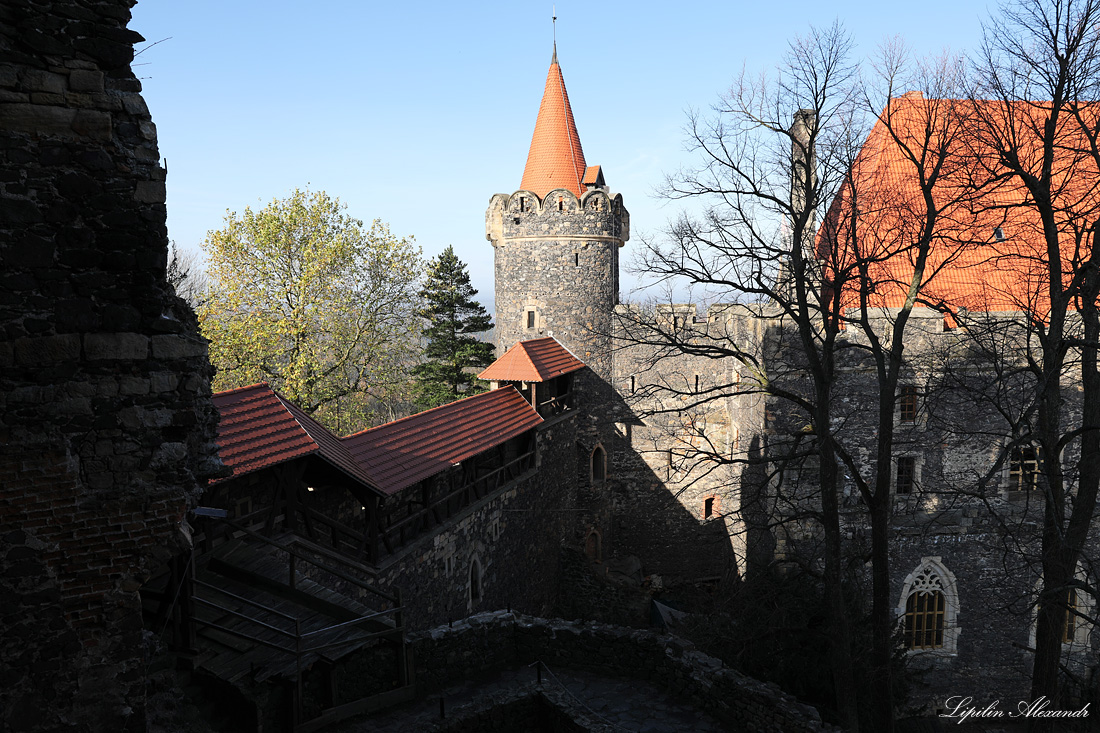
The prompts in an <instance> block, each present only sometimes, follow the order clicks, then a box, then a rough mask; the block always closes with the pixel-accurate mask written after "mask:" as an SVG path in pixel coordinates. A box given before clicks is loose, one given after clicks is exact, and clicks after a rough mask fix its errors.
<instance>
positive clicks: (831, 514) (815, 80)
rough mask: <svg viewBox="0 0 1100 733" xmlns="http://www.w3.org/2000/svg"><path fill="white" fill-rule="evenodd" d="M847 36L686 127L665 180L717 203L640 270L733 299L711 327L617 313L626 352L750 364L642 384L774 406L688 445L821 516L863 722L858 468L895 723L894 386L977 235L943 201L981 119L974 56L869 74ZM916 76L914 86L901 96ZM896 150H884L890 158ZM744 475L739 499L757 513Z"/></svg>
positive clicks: (665, 396) (828, 575)
mask: <svg viewBox="0 0 1100 733" xmlns="http://www.w3.org/2000/svg"><path fill="white" fill-rule="evenodd" d="M850 48H851V44H850V42H849V39H848V37H847V35H846V34H845V33H844V32H843V30H842V29H841V28H840V27H839V26H834V27H832V28H830V29H828V30H825V31H818V30H815V31H812V32H811V33H810V35H809V36H808V37H807V38H805V39H802V40H800V41H797V42H795V43H793V44H792V45H791V49H790V52H789V54H788V57H787V62H786V65H785V67H784V68H783V69H782V70H781V71H780V72H779V74H778V76H777V78H776V79H774V80H768V79H766V78H762V79H761V80H759V81H749V80H747V79H746V78H744V77H742V79H741V80H740V81H739V82H738V83H737V84H735V85H734V87H733V89H732V90H731V91H730V93H729V94H728V95H727V96H726V97H724V98H723V100H722V103H721V105H720V106H719V107H717V108H716V109H715V110H714V114H713V115H712V116H711V117H707V118H703V117H700V116H694V117H692V119H691V120H690V125H689V134H690V136H691V142H692V145H693V147H694V148H695V150H696V151H697V152H698V153H699V155H700V157H701V158H702V164H701V165H700V166H699V167H697V168H695V169H692V170H682V171H680V172H679V173H678V174H677V175H676V176H673V177H670V178H669V179H668V181H667V194H668V196H669V197H671V198H673V199H689V200H695V201H699V202H702V203H703V213H702V214H701V215H698V216H688V215H683V216H682V217H681V218H680V219H679V220H677V221H676V222H675V224H674V225H673V226H672V227H671V228H670V230H669V232H668V237H667V238H666V239H665V240H662V241H660V242H653V241H651V242H645V243H644V247H645V248H644V252H643V254H642V256H641V258H640V269H641V270H643V271H644V272H646V273H648V274H650V275H651V276H655V277H656V278H657V279H659V280H661V281H666V282H672V281H686V282H687V283H690V284H691V285H693V286H695V287H696V288H699V289H701V290H704V291H705V292H706V293H708V294H709V295H710V297H712V298H714V299H723V300H726V301H729V302H730V303H731V305H730V306H729V307H728V308H727V310H726V311H721V309H715V308H714V307H712V308H711V314H712V315H711V317H709V318H708V323H707V324H706V326H705V327H695V326H694V325H693V320H694V319H693V318H692V316H694V312H688V311H685V312H683V314H682V315H677V313H678V311H677V308H678V307H677V306H666V307H665V308H664V310H663V311H662V309H655V310H651V311H646V310H644V309H629V310H626V309H624V310H623V311H622V312H621V313H620V323H619V327H620V338H621V341H620V343H622V344H625V345H626V346H625V348H627V349H635V350H636V349H637V347H639V346H642V345H644V346H645V347H647V348H648V349H649V351H648V353H649V354H650V358H651V359H653V360H655V361H660V360H661V359H666V358H667V359H673V360H675V359H682V358H684V357H685V356H687V357H690V358H696V359H698V358H703V359H714V360H728V361H730V362H732V363H735V364H738V365H739V367H738V370H737V375H738V376H744V378H743V379H740V380H738V379H727V380H726V381H725V382H721V381H720V382H718V383H714V384H710V385H707V387H706V389H704V390H702V391H700V390H699V389H698V387H697V388H696V389H694V390H692V389H691V388H690V387H688V386H685V385H681V384H677V383H676V380H669V379H666V380H664V381H663V382H658V383H655V384H651V385H648V387H647V389H646V390H644V391H643V392H642V399H639V400H637V404H638V408H639V410H641V411H643V412H644V413H645V414H647V415H655V414H660V413H666V414H668V413H672V414H683V413H684V412H685V410H689V409H695V410H696V411H698V410H699V409H700V408H704V409H703V410H702V411H703V412H705V411H706V410H705V406H706V405H707V404H708V403H713V402H715V401H718V400H723V399H729V398H730V397H742V398H744V397H748V396H760V397H762V398H763V399H764V400H765V401H766V402H767V404H768V405H769V407H768V408H767V411H766V412H767V415H768V418H766V419H767V421H768V424H766V425H764V426H763V427H764V431H763V432H764V433H765V434H766V435H767V440H768V442H767V444H766V446H764V447H763V450H761V451H759V452H757V453H756V454H754V453H752V452H751V451H750V452H742V453H740V454H736V453H730V452H729V451H726V452H724V453H723V452H722V451H721V450H719V448H720V447H721V445H719V446H713V445H712V444H708V442H706V441H705V440H704V441H702V442H701V443H700V442H693V443H692V446H691V449H690V450H685V451H684V455H685V456H689V457H692V458H694V459H695V460H696V461H705V462H707V463H709V464H711V465H719V464H722V463H723V462H725V463H730V462H733V463H738V462H739V463H742V464H744V465H745V466H746V467H751V466H756V467H758V468H760V467H762V468H763V470H762V471H758V472H757V474H756V475H757V479H756V480H760V481H763V482H766V483H767V485H768V490H769V491H770V492H771V493H770V495H769V505H768V506H767V507H766V511H767V512H769V513H772V514H773V516H774V514H775V513H779V514H786V516H787V517H788V518H790V517H793V518H795V521H796V522H802V521H804V520H805V519H807V518H810V519H812V520H814V521H815V522H816V524H817V526H818V527H819V528H820V534H821V536H822V541H821V544H820V547H821V551H822V553H823V560H822V575H821V580H822V582H823V586H824V591H825V594H826V599H827V600H826V604H827V610H828V616H829V625H830V631H831V635H830V639H829V643H830V657H831V662H832V670H833V674H834V687H835V693H836V698H837V699H836V705H837V709H838V711H839V714H840V718H841V722H842V723H843V724H844V725H845V726H846V727H847V728H849V729H852V730H856V729H858V727H859V716H858V707H859V706H858V702H857V701H858V700H859V699H860V694H859V691H858V690H857V688H856V685H855V683H854V673H853V660H852V656H851V645H852V635H851V630H850V629H849V618H848V613H847V608H846V606H845V599H844V590H843V586H844V583H845V576H846V574H845V566H846V561H847V557H846V552H847V549H846V548H845V547H844V541H843V536H842V512H843V511H844V508H843V507H842V504H843V503H845V502H846V501H847V503H849V504H850V503H851V499H850V498H849V499H845V497H844V495H843V489H844V488H845V485H846V484H847V482H848V481H849V480H850V481H851V482H852V483H854V487H855V489H856V491H857V494H858V498H856V500H855V501H856V502H857V503H858V502H862V505H863V506H864V507H865V509H866V512H867V515H866V517H867V519H869V523H870V527H871V538H870V543H871V560H872V565H873V571H872V586H873V589H872V603H873V609H872V618H873V655H872V666H873V669H872V674H871V678H872V680H873V685H874V689H873V690H872V691H871V694H869V695H867V696H866V697H865V698H864V702H865V703H869V704H871V705H872V706H873V711H874V715H873V727H874V729H875V730H877V731H889V730H892V727H893V709H892V701H893V693H892V678H891V659H892V657H893V651H894V646H895V640H894V632H895V624H896V621H895V618H894V606H893V604H892V603H891V602H890V587H889V578H890V576H889V553H888V550H889V532H888V529H889V521H890V506H891V493H892V482H891V469H892V467H891V456H892V455H893V445H894V440H895V436H894V421H895V407H896V400H897V394H898V392H897V390H898V385H899V379H900V377H901V375H902V374H903V371H904V370H905V369H911V368H912V365H911V364H909V363H908V362H907V360H906V358H905V356H904V354H905V348H906V342H907V338H908V333H907V326H908V324H909V319H910V315H911V313H912V311H913V309H914V308H917V307H922V306H923V307H928V306H933V307H940V308H943V307H944V305H943V303H941V302H940V301H938V300H936V299H935V298H934V297H932V296H931V295H929V290H930V285H931V284H934V283H935V279H936V277H937V275H938V274H939V273H940V272H942V271H943V270H944V269H945V268H948V267H950V265H951V263H952V261H953V259H954V258H955V257H956V256H957V255H958V253H960V252H962V251H964V250H965V249H966V248H967V247H968V246H970V244H971V242H970V241H969V239H968V237H967V232H968V231H969V230H968V229H967V226H966V222H965V221H960V220H958V218H957V217H956V219H955V220H954V221H952V222H944V221H943V220H942V214H943V212H944V211H945V210H949V209H952V208H954V209H965V208H966V207H962V206H960V205H959V204H960V201H961V200H963V199H964V198H965V197H967V196H969V195H970V189H968V188H967V187H965V186H960V185H958V183H957V181H958V172H957V168H958V167H959V166H960V165H961V163H960V162H959V161H960V152H961V151H962V150H964V149H965V144H964V142H963V140H962V137H963V133H964V130H965V129H966V120H965V115H964V114H963V112H964V110H963V109H962V107H963V105H961V104H960V103H958V102H955V101H951V100H956V99H958V98H959V97H960V96H961V95H960V93H959V90H960V89H961V84H962V77H961V64H959V63H958V62H956V61H951V60H943V61H940V62H937V63H935V64H929V65H923V66H922V65H919V64H916V65H914V64H910V63H909V61H908V59H907V57H906V55H905V53H904V51H902V50H901V49H900V48H899V47H897V46H894V47H890V48H888V49H887V51H886V52H885V53H884V54H883V56H882V58H881V59H880V61H879V64H878V65H877V67H876V68H877V73H876V75H875V77H874V83H873V85H872V84H864V83H862V82H861V81H860V79H859V76H858V74H857V67H856V65H855V64H854V63H853V61H852V60H851V58H850ZM907 88H908V89H914V90H918V91H917V92H916V93H913V94H908V95H906V96H905V97H902V98H900V99H897V98H895V97H896V92H898V91H899V90H901V89H907ZM921 92H923V93H921ZM792 120H793V124H792V123H791V121H792ZM868 128H870V129H871V137H870V139H869V140H868V141H867V143H866V144H864V140H865V139H866V138H867V133H868ZM882 150H888V152H889V160H888V162H889V170H885V169H884V168H883V165H882V164H883V158H882V157H881V152H882ZM899 180H900V183H899ZM679 308H681V309H682V307H679ZM688 310H689V311H693V309H688ZM739 312H740V313H744V314H745V315H746V316H747V318H748V320H755V322H757V323H759V324H761V325H760V327H759V328H760V329H761V333H760V334H758V335H759V338H756V339H752V338H747V337H746V334H745V331H746V330H747V328H746V327H745V326H744V325H740V326H738V327H737V329H734V328H733V327H732V326H730V325H729V324H735V323H742V321H739V320H738V319H736V318H733V317H732V316H731V317H730V318H724V317H722V314H723V313H729V314H735V313H739ZM715 313H717V314H718V315H717V316H716V315H714V314H715ZM647 314H648V317H647ZM738 329H739V331H738ZM853 369H855V370H857V371H860V372H861V373H863V374H865V375H868V376H869V379H870V394H871V402H870V405H871V406H870V408H869V411H870V415H871V417H870V419H871V420H872V421H873V426H874V429H875V435H876V436H877V437H876V439H875V445H874V449H875V455H876V457H877V458H876V460H874V461H871V462H866V461H865V460H864V459H863V458H862V457H861V453H860V451H859V450H858V448H859V446H857V445H855V444H854V443H853V442H850V441H849V440H848V439H847V438H846V436H845V434H844V431H843V429H842V428H843V425H844V421H845V418H846V415H847V414H848V408H846V407H844V406H843V405H842V404H841V401H842V398H843V397H845V395H846V391H845V384H844V380H845V379H846V377H845V376H844V375H843V373H844V372H850V371H852V370H853ZM865 413H866V410H865ZM860 419H862V420H867V419H868V415H867V414H863V415H862V416H861V417H860ZM697 432H701V433H702V432H705V431H697ZM704 437H705V436H704ZM670 457H671V451H670ZM807 460H810V461H811V463H813V464H814V465H813V468H814V470H813V471H812V472H811V473H813V474H814V484H815V491H814V493H813V494H812V496H811V497H809V498H810V499H811V501H809V502H807V501H806V499H807V496H806V495H805V494H802V495H799V491H798V490H795V492H794V494H789V493H788V494H787V495H785V496H784V495H783V492H784V487H785V486H787V485H789V484H791V483H793V484H795V485H800V484H801V481H800V480H799V478H797V477H795V478H794V480H793V481H792V480H791V479H792V477H791V476H790V475H789V474H790V473H791V471H794V470H802V471H805V469H806V466H807ZM747 475H748V474H747V473H746V474H742V484H743V485H742V488H741V496H742V502H743V504H742V511H748V507H747V505H746V504H745V503H744V501H745V496H746V487H745V486H744V484H745V483H746V482H747V481H749V480H750V479H748V478H746V476H747ZM803 477H804V476H803Z"/></svg>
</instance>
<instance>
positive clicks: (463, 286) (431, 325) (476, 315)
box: [413, 245, 495, 408]
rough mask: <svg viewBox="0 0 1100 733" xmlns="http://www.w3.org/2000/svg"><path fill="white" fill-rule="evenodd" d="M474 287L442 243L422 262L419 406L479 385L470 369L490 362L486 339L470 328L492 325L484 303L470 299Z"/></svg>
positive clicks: (462, 393)
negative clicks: (424, 276) (422, 343)
mask: <svg viewBox="0 0 1100 733" xmlns="http://www.w3.org/2000/svg"><path fill="white" fill-rule="evenodd" d="M475 295H477V290H475V289H474V288H473V286H472V285H470V274H469V273H468V272H467V271H466V264H465V263H464V262H462V260H460V259H458V257H456V256H455V253H454V249H453V248H452V247H451V246H449V245H448V247H447V249H445V250H443V253H442V254H440V255H439V256H438V257H436V258H435V259H433V260H432V261H431V262H430V263H429V265H428V277H427V281H426V282H425V284H424V287H423V288H422V289H421V291H420V299H421V303H422V305H421V307H420V309H419V310H418V311H417V315H419V316H420V317H422V318H425V319H427V321H428V326H427V328H426V329H425V330H424V335H425V336H426V337H427V339H428V344H427V348H426V350H425V354H426V356H427V361H425V362H424V363H423V364H421V365H420V366H418V367H417V368H416V369H415V371H414V372H413V373H414V375H415V377H416V400H417V403H418V404H420V405H421V406H422V407H424V408H429V407H436V406H438V405H442V404H444V403H447V402H451V401H452V400H456V399H458V398H459V397H463V396H466V395H471V394H476V393H477V392H481V391H484V389H485V388H484V387H483V386H482V385H481V384H480V383H479V382H478V381H477V376H476V373H475V372H474V371H473V370H474V369H483V368H485V367H487V366H489V365H490V364H491V363H492V362H493V358H494V355H495V354H494V349H493V345H492V344H491V343H487V342H485V341H479V340H477V339H476V338H474V336H473V335H472V334H476V333H481V332H483V331H488V330H489V329H491V328H492V327H493V323H492V320H490V317H489V314H488V313H486V312H485V308H484V307H482V305H481V304H480V303H478V302H477V301H476V300H474V296H475Z"/></svg>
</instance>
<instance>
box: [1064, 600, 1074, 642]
mask: <svg viewBox="0 0 1100 733" xmlns="http://www.w3.org/2000/svg"><path fill="white" fill-rule="evenodd" d="M1076 611H1077V589H1076V588H1070V589H1069V590H1067V591H1066V623H1065V625H1064V626H1063V627H1062V641H1063V642H1071V641H1073V638H1074V636H1075V635H1076V632H1077V614H1076Z"/></svg>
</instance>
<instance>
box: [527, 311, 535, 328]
mask: <svg viewBox="0 0 1100 733" xmlns="http://www.w3.org/2000/svg"><path fill="white" fill-rule="evenodd" d="M534 327H535V312H534V311H527V328H534Z"/></svg>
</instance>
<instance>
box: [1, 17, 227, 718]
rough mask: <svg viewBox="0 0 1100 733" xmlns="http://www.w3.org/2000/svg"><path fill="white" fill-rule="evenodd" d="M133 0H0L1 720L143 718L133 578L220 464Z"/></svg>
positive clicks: (176, 534) (172, 541)
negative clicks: (180, 274) (180, 287)
mask: <svg viewBox="0 0 1100 733" xmlns="http://www.w3.org/2000/svg"><path fill="white" fill-rule="evenodd" d="M132 4H133V3H132V1H131V0H83V1H78V0H54V1H53V2H51V1H49V0H42V1H40V2H34V3H30V2H27V3H4V4H3V5H2V6H0V56H2V59H3V61H2V62H0V159H2V161H3V163H2V165H0V445H3V450H2V451H0V729H4V730H18V731H38V730H43V731H44V730H50V731H57V730H74V731H75V730H79V731H96V730H104V731H123V730H143V729H144V727H145V719H144V693H145V691H144V647H143V640H142V619H141V609H140V603H139V599H138V593H137V591H138V588H139V587H140V585H141V584H142V582H143V580H144V578H145V577H146V573H147V572H148V571H149V570H150V565H151V563H153V562H155V561H156V560H157V558H161V557H164V556H166V555H168V554H169V553H170V552H171V551H172V550H173V549H174V548H178V547H179V546H181V545H184V544H185V543H186V542H187V541H188V536H187V525H186V522H185V512H186V510H187V508H188V505H189V503H190V502H191V501H192V500H193V499H194V498H195V497H196V496H197V493H198V483H197V479H199V478H202V477H203V476H205V475H208V474H211V473H214V472H216V471H217V470H218V467H219V465H220V464H217V463H216V461H212V460H211V459H209V458H208V457H209V456H213V455H215V451H214V446H213V426H214V420H215V415H214V411H213V407H212V405H211V403H210V400H209V377H210V366H209V363H208V360H207V358H206V346H205V342H204V341H203V340H202V339H201V338H200V337H199V336H198V331H197V325H196V322H195V319H194V316H193V314H191V312H190V311H189V309H188V308H187V307H186V305H185V304H184V303H183V301H181V300H179V299H178V298H176V297H175V295H174V294H173V293H172V291H171V289H170V288H169V287H168V286H167V285H166V282H165V261H166V251H167V244H168V238H167V231H166V228H165V205H164V201H165V189H164V177H165V171H164V170H163V169H162V168H161V167H160V166H159V164H158V161H159V154H158V152H157V144H156V128H155V127H154V126H153V123H152V120H151V119H150V116H149V111H148V109H147V108H146V106H145V103H144V101H143V100H142V98H141V95H140V94H139V92H140V90H141V85H140V83H139V82H138V81H137V79H136V78H135V77H134V75H133V73H132V72H131V70H130V66H129V64H130V62H131V60H132V58H133V44H134V43H136V42H138V41H141V40H143V39H142V38H141V36H139V35H138V34H137V33H135V32H133V31H130V30H128V29H127V28H126V24H127V22H128V21H129V19H130V6H131V5H132Z"/></svg>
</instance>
